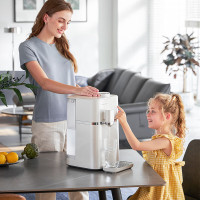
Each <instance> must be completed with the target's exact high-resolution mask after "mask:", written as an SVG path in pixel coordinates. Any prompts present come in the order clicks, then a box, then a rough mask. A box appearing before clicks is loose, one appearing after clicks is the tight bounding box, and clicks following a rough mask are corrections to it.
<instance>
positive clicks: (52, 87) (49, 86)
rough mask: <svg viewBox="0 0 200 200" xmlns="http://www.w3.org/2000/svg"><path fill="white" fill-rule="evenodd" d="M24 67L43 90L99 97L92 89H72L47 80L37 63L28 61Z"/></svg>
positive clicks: (96, 91) (95, 90)
mask: <svg viewBox="0 0 200 200" xmlns="http://www.w3.org/2000/svg"><path fill="white" fill-rule="evenodd" d="M26 67H27V69H28V71H29V72H30V74H31V76H32V77H33V78H34V80H35V81H36V82H37V83H38V84H39V85H40V86H41V88H42V89H43V90H48V91H51V92H55V93H59V94H77V95H85V96H95V97H97V96H99V94H98V92H99V90H98V89H96V88H94V87H91V86H87V87H74V86H71V85H66V84H63V83H59V82H57V81H54V80H51V79H49V78H48V77H47V75H46V73H45V72H44V71H43V69H42V68H41V66H40V64H39V63H38V62H37V61H30V62H28V63H26Z"/></svg>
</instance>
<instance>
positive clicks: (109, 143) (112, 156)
mask: <svg viewBox="0 0 200 200" xmlns="http://www.w3.org/2000/svg"><path fill="white" fill-rule="evenodd" d="M104 151H105V165H104V167H116V163H117V139H111V138H110V139H108V138H106V139H104Z"/></svg>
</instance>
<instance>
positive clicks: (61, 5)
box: [27, 0, 78, 72]
mask: <svg viewBox="0 0 200 200" xmlns="http://www.w3.org/2000/svg"><path fill="white" fill-rule="evenodd" d="M63 10H67V11H70V12H71V13H73V10H72V7H71V5H70V3H67V2H66V1H64V0H48V1H46V2H45V4H44V5H43V7H42V8H41V10H40V12H39V13H38V15H37V17H36V20H35V22H34V25H33V27H32V33H31V34H30V35H29V37H28V38H27V39H30V38H32V37H34V36H37V35H38V34H39V33H40V32H41V30H42V29H43V27H44V25H45V22H44V20H43V17H44V15H45V14H47V15H49V16H50V17H51V16H52V15H53V14H54V13H56V12H59V11H63ZM55 44H56V48H57V49H58V51H59V52H60V53H61V55H63V56H64V57H66V58H67V59H70V60H71V61H72V63H73V65H74V72H77V71H78V67H77V62H76V59H75V57H74V56H73V55H72V53H71V52H70V51H69V43H68V41H67V38H66V36H65V34H63V35H62V36H61V37H60V38H55Z"/></svg>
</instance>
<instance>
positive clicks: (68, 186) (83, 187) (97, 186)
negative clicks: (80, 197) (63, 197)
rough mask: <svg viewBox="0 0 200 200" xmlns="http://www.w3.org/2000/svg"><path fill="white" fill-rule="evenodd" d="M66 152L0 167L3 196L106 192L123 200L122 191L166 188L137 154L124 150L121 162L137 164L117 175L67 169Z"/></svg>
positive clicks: (0, 190)
mask: <svg viewBox="0 0 200 200" xmlns="http://www.w3.org/2000/svg"><path fill="white" fill-rule="evenodd" d="M65 158H66V156H65V153H64V152H50V153H40V154H39V157H38V158H37V159H28V160H25V161H24V162H23V163H19V164H16V165H11V166H9V167H0V178H1V181H0V193H35V192H69V191H73V192H74V191H99V197H100V199H101V200H106V195H105V190H111V191H112V195H113V199H115V200H122V198H121V192H120V188H122V187H149V186H164V185H165V181H164V180H163V179H162V178H161V177H160V176H159V175H158V174H157V173H156V172H155V171H154V170H153V169H152V168H151V166H150V165H149V164H148V163H147V162H145V160H144V159H143V158H142V157H141V156H140V155H139V154H138V153H137V152H136V151H134V150H131V149H129V150H120V160H125V161H131V162H133V163H134V166H133V168H132V169H128V170H126V171H122V172H119V173H116V174H111V173H106V172H103V171H102V170H97V171H95V170H87V169H81V168H76V167H70V166H67V165H66V164H65V163H66V159H65Z"/></svg>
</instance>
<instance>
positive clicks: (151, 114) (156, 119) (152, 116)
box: [146, 101, 164, 130]
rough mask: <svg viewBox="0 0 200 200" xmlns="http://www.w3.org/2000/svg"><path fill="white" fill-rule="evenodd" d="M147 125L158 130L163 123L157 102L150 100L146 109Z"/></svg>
mask: <svg viewBox="0 0 200 200" xmlns="http://www.w3.org/2000/svg"><path fill="white" fill-rule="evenodd" d="M146 116H147V121H148V127H149V128H152V129H155V130H158V129H160V128H161V126H163V125H164V116H163V114H162V112H161V109H160V108H159V104H158V103H156V102H154V101H152V102H151V104H150V105H149V108H148V110H147V114H146Z"/></svg>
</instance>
